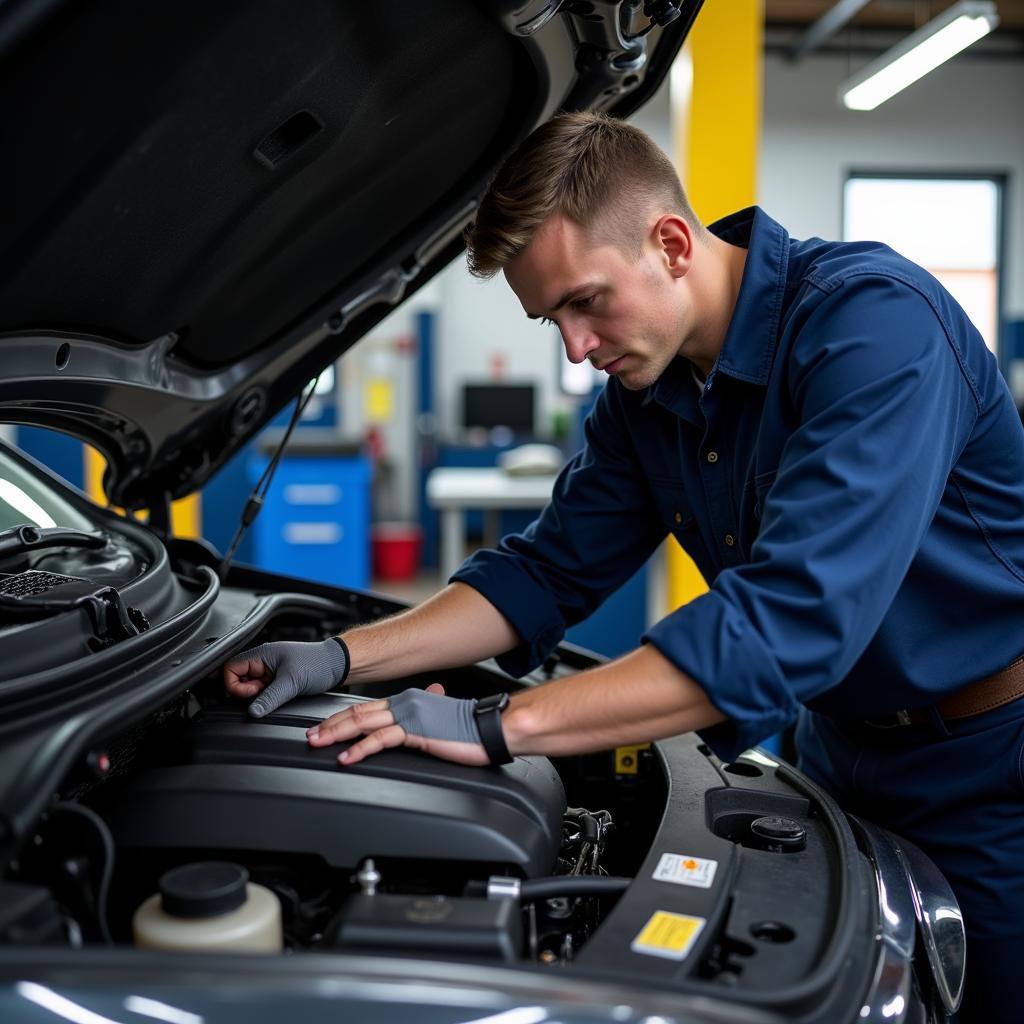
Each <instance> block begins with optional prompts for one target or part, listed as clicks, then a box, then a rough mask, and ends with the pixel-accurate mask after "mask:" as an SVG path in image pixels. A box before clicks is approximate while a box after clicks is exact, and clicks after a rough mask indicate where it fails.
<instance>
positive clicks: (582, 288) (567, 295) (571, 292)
mask: <svg viewBox="0 0 1024 1024" xmlns="http://www.w3.org/2000/svg"><path fill="white" fill-rule="evenodd" d="M594 288H597V284H596V283H595V282H593V281H587V282H586V283H585V284H577V285H573V287H572V288H569V289H568V290H567V291H565V292H563V293H562V297H561V298H560V299H559V300H558V301H557V302H556V303H555V304H554V305H553V306H552V307H551V309H549V310H548V312H549V313H557V312H558V311H559V310H560V309H561V308H562V307H563V306H564V305H565V304H566V303H568V302H572V300H573V299H575V298H577V297H578V296H580V295H582V294H583V293H584V292H589V291H591V290H592V289H594ZM545 315H546V314H544V313H527V314H526V318H527V319H528V320H540V319H541V318H542V317H544V316H545Z"/></svg>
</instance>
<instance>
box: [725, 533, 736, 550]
mask: <svg viewBox="0 0 1024 1024" xmlns="http://www.w3.org/2000/svg"><path fill="white" fill-rule="evenodd" d="M735 543H736V538H735V537H734V536H733V535H732V534H731V533H727V534H726V535H725V546H726V547H727V548H731V547H732V546H733V545H734V544H735Z"/></svg>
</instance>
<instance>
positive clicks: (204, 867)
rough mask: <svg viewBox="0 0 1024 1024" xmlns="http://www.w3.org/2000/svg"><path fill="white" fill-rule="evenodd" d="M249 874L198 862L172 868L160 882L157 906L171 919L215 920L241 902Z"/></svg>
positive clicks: (225, 865)
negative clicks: (206, 918)
mask: <svg viewBox="0 0 1024 1024" xmlns="http://www.w3.org/2000/svg"><path fill="white" fill-rule="evenodd" d="M248 881H249V872H248V871H246V870H245V868H243V867H242V866H241V865H240V864H231V863H229V862H227V861H222V860H207V861H201V862H199V863H198V864H185V865H183V866H182V867H180V868H172V869H171V870H170V871H168V872H167V873H166V874H164V875H163V876H162V877H161V878H160V905H161V906H162V907H163V910H164V912H165V913H167V914H170V915H171V916H172V917H216V916H217V915H218V914H226V913H228V912H229V911H232V910H237V909H238V908H239V907H240V906H241V905H242V904H243V903H244V902H245V886H246V883H247V882H248Z"/></svg>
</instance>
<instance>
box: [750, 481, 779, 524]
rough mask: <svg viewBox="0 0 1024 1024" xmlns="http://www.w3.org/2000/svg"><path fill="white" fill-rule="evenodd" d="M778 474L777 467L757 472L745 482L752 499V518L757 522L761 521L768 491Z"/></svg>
mask: <svg viewBox="0 0 1024 1024" xmlns="http://www.w3.org/2000/svg"><path fill="white" fill-rule="evenodd" d="M778 475H779V471H778V470H777V469H773V470H770V471H769V472H767V473H758V474H757V476H755V477H754V478H753V479H752V480H751V481H750V482H749V483H748V484H747V492H748V494H749V496H750V497H751V498H752V500H753V509H752V513H753V516H754V520H755V521H756V522H758V523H760V522H761V517H762V516H763V515H764V506H765V502H766V501H767V500H768V492H769V491H770V490H771V489H772V484H774V483H775V478H776V477H777V476H778Z"/></svg>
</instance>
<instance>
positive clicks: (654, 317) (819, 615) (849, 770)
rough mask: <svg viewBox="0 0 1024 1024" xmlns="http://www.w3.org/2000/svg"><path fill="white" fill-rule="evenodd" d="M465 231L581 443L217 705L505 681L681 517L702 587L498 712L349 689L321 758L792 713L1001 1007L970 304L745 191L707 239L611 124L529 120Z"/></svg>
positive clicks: (486, 758) (657, 161)
mask: <svg viewBox="0 0 1024 1024" xmlns="http://www.w3.org/2000/svg"><path fill="white" fill-rule="evenodd" d="M936 216H937V217H942V216H943V211H942V210H936ZM467 242H468V246H469V264H470V270H471V272H472V273H474V274H476V275H477V276H481V277H490V276H493V275H494V274H495V273H496V272H497V271H498V270H502V271H503V272H504V275H505V277H506V279H507V281H508V283H509V285H510V286H511V287H512V290H513V291H514V292H515V294H516V296H517V297H518V299H519V300H520V302H521V303H522V306H523V309H524V310H525V312H526V314H527V316H528V317H530V318H531V319H535V320H538V321H540V322H541V323H548V322H553V323H554V324H557V326H558V329H559V331H560V332H561V335H562V339H563V342H564V345H565V349H566V353H567V355H568V357H569V359H571V360H572V361H573V362H577V363H579V362H582V361H583V360H584V359H588V360H590V362H591V363H592V364H593V365H595V366H596V367H598V368H599V369H602V370H604V371H606V372H607V374H608V378H609V380H608V383H607V385H606V387H605V388H604V389H603V391H602V393H601V395H600V397H599V399H598V400H597V403H596V405H595V408H594V410H593V412H592V414H591V415H590V417H589V418H588V421H587V424H586V444H585V447H584V449H583V450H582V451H581V452H580V453H579V454H577V455H576V456H575V457H574V458H573V459H572V460H571V461H570V462H569V463H568V465H567V466H566V468H565V469H564V470H563V471H562V473H561V475H560V476H559V478H558V480H557V482H556V484H555V488H554V492H553V496H552V499H551V502H550V504H549V505H548V506H547V508H545V509H544V511H543V512H542V513H541V515H540V516H539V518H538V519H537V520H536V521H535V522H534V523H533V524H532V525H531V526H530V527H529V528H527V529H526V530H525V531H524V532H523V533H522V534H518V535H513V536H509V537H506V538H504V539H503V540H502V541H501V543H500V544H499V545H498V547H497V549H496V550H485V551H480V552H478V553H476V554H475V555H473V556H472V557H471V558H469V559H468V560H467V561H466V562H465V563H464V564H463V565H462V567H461V568H460V569H459V570H458V572H456V574H455V575H454V576H453V577H452V580H451V582H450V583H449V584H448V586H447V587H446V588H445V589H444V590H442V591H441V592H440V593H439V594H437V595H435V596H434V597H432V598H431V599H429V600H428V601H426V602H425V603H423V604H422V605H420V606H418V607H416V608H414V609H412V610H410V611H407V612H403V613H402V614H400V615H397V616H395V617H393V618H391V619H389V620H386V621H383V622H379V623H373V624H370V625H366V626H362V627H360V628H357V629H353V630H351V631H348V632H346V633H345V634H344V636H343V637H342V638H329V639H327V640H324V641H323V642H321V643H312V644H304V643H292V642H281V643H272V644H266V645H263V646H261V647H259V648H256V649H255V650H252V651H247V652H245V653H244V654H241V655H239V656H238V657H237V658H235V659H233V660H232V662H230V663H229V664H228V665H226V666H225V683H226V686H227V689H228V690H229V692H231V693H232V694H235V695H236V696H239V697H243V698H255V699H254V700H253V702H252V704H251V705H250V711H251V713H252V714H253V715H255V716H257V717H259V716H261V715H264V714H267V713H268V712H270V711H271V710H273V709H274V708H276V707H277V706H279V705H280V704H281V703H282V702H283V701H285V700H288V699H290V698H291V697H293V696H295V695H297V694H301V693H317V692H322V691H324V690H326V689H328V688H329V687H333V686H335V685H337V684H338V683H339V682H345V681H348V682H359V683H366V682H373V681H378V680H381V681H382V680H386V679H390V678H397V677H402V676H407V675H411V674H413V673H418V672H424V671H434V670H441V669H445V668H450V667H454V666H457V665H464V664H469V663H472V662H475V661H478V660H481V659H484V658H488V657H491V656H498V662H499V664H500V665H501V666H502V667H503V668H505V669H506V670H508V671H509V672H510V673H512V674H513V675H522V674H524V673H526V672H528V671H530V670H531V669H533V668H534V667H535V666H537V665H539V664H540V663H541V662H542V661H543V660H544V658H545V657H546V655H547V654H548V652H550V651H551V650H552V648H553V647H554V646H555V645H556V644H557V643H558V641H559V640H560V639H561V637H562V636H563V634H564V631H565V629H566V628H567V627H568V626H571V625H572V624H574V623H576V622H578V621H580V620H581V619H583V618H585V617H586V616H587V615H589V614H590V613H591V612H593V611H594V609H595V608H596V607H597V606H598V605H599V604H600V603H601V601H602V600H603V599H604V598H606V597H607V596H608V595H609V594H611V593H612V592H613V591H614V590H615V589H616V588H617V587H619V586H620V585H621V584H622V583H624V582H625V581H626V580H627V579H628V578H629V577H630V576H631V575H632V574H633V573H634V572H635V571H636V570H637V568H638V567H639V566H640V565H642V564H643V563H644V561H645V560H646V559H647V558H648V557H649V556H650V555H651V554H652V552H653V551H654V550H655V549H656V548H657V546H658V545H659V544H660V543H661V541H662V540H663V539H664V537H665V535H666V534H667V533H669V532H671V533H672V534H674V535H675V537H676V538H677V539H678V540H679V541H680V543H681V544H682V546H683V547H684V548H685V549H686V550H687V551H688V552H689V553H690V555H691V556H692V557H693V558H694V560H695V562H696V564H697V566H698V567H699V569H700V570H701V572H702V573H703V575H704V577H705V578H706V579H707V580H708V581H710V584H711V589H710V591H709V592H708V593H706V594H704V595H702V596H701V597H698V598H697V599H696V600H694V601H692V602H690V603H689V604H687V605H685V606H684V607H682V608H679V609H677V610H676V611H674V612H672V613H671V614H669V615H668V616H666V617H665V618H664V619H662V620H661V621H660V622H658V623H657V624H656V625H654V626H653V627H652V628H651V629H650V630H648V631H647V633H646V634H645V636H644V637H643V638H642V640H643V642H642V643H641V645H640V646H639V648H638V649H637V650H635V651H633V652H631V653H629V654H627V655H625V656H624V657H621V658H618V659H616V660H615V661H612V662H610V663H607V664H604V665H601V666H600V667H597V668H594V669H592V670H590V671H586V672H581V673H579V674H577V675H575V676H572V677H570V678H565V679H560V680H558V681H556V682H553V683H551V684H549V685H544V686H539V687H535V688H530V689H526V690H524V691H523V692H520V693H517V694H515V695H514V696H512V698H511V700H510V701H508V702H507V705H505V702H504V701H500V702H496V701H494V700H488V699H485V700H483V701H481V702H479V704H477V703H476V702H474V701H463V700H456V699H453V698H450V697H446V696H444V695H443V689H442V688H441V687H440V686H438V685H433V686H430V687H428V689H427V690H426V691H421V690H409V691H405V692H404V693H401V694H399V695H397V696H395V697H392V698H391V699H390V700H380V701H372V702H366V703H363V704H360V705H358V706H356V707H353V708H351V709H349V710H346V711H343V712H341V713H339V714H337V715H334V716H332V717H331V718H328V719H327V720H326V721H325V722H323V723H322V724H320V725H319V726H316V727H314V728H313V729H311V730H310V731H309V743H310V744H311V745H313V746H326V745H329V744H332V743H336V742H340V741H350V740H353V739H355V738H357V737H362V738H361V739H359V741H358V742H356V743H354V744H352V745H351V746H350V747H349V748H348V749H347V750H346V751H344V752H343V753H341V754H340V756H339V761H340V762H341V763H342V764H343V765H351V764H354V763H356V762H357V761H359V760H361V759H362V758H364V757H366V756H368V755H370V754H374V753H376V752H378V751H380V750H382V749H383V748H386V747H393V746H398V745H403V744H404V745H406V746H411V747H416V748H418V749H421V750H424V751H426V752H428V753H430V754H433V755H436V756H438V757H442V758H448V759H451V760H455V761H461V762H463V763H467V764H487V763H488V762H492V761H494V762H501V761H503V760H505V759H506V757H507V755H508V753H511V754H543V755H564V754H575V753H584V752H589V751H596V750H602V749H608V748H612V747H615V746H619V745H624V744H630V743H640V742H645V741H649V740H657V739H661V738H664V737H667V736H672V735H676V734H679V733H683V732H687V731H691V730H699V731H700V733H701V736H702V738H703V739H704V741H705V742H707V743H708V744H709V745H710V747H711V748H712V749H713V750H714V751H715V753H716V754H717V755H718V756H719V757H721V758H723V759H724V760H727V761H728V760H732V759H733V758H735V757H736V756H737V755H738V754H739V753H740V752H742V751H743V750H745V749H747V748H749V747H751V746H753V745H754V744H756V743H758V742H759V741H761V740H763V739H765V738H766V737H768V736H770V735H772V734H774V733H777V732H779V731H780V730H782V729H784V728H785V727H786V726H788V725H789V724H791V723H793V722H794V721H798V726H797V748H798V750H799V756H800V766H801V767H802V769H803V770H804V771H805V772H806V773H807V774H808V775H810V776H811V777H812V778H813V779H815V780H816V781H817V782H819V783H820V784H822V785H823V786H824V787H825V788H826V789H827V790H829V791H831V792H832V793H833V795H835V796H836V797H837V798H838V799H839V801H840V802H841V803H842V805H843V806H844V808H845V809H847V810H849V811H852V812H855V813H861V814H863V815H864V816H865V817H867V818H869V819H870V820H872V821H875V822H877V823H879V824H881V825H883V826H886V827H889V828H892V829H893V830H895V831H896V832H898V833H900V834H901V835H904V836H906V837H907V838H909V839H911V840H912V841H914V842H916V843H918V844H919V845H920V846H921V847H922V848H923V849H924V850H925V851H926V852H927V853H929V854H930V855H931V857H932V858H933V859H934V860H935V861H936V862H937V864H938V865H939V867H940V868H941V869H942V870H943V871H944V873H945V874H946V876H947V877H948V878H949V880H950V881H951V883H952V884H953V886H954V889H955V891H956V894H957V897H958V899H959V901H960V903H961V907H962V910H963V912H964V916H965V923H966V927H967V931H968V935H969V949H968V964H969V976H968V985H967V989H966V992H967V996H966V1000H967V1002H966V1003H965V1008H964V1010H963V1011H962V1014H961V1018H960V1019H961V1020H984V1021H987V1022H994V1021H1010V1020H1011V1019H1013V1020H1019V1011H1018V1009H1017V1006H1016V1002H1017V1000H1016V998H1015V997H1014V996H1013V992H1014V990H1015V985H1014V984H1013V983H1012V982H1013V979H1014V977H1015V973H1011V972H1015V969H1016V963H1017V960H1018V958H1019V955H1020V950H1021V949H1024V867H1022V865H1024V777H1022V776H1024V764H1022V757H1024V701H1022V700H1019V699H1018V698H1019V697H1020V696H1021V695H1022V694H1024V659H1022V658H1020V655H1021V653H1022V651H1024V631H1022V630H1021V629H1020V623H1021V618H1022V616H1021V612H1022V607H1024V430H1022V427H1021V422H1020V419H1019V417H1018V415H1017V412H1016V409H1015V408H1014V403H1013V401H1012V399H1011V397H1010V394H1009V391H1008V389H1007V388H1006V386H1005V384H1004V382H1003V380H1002V378H1001V376H1000V374H999V371H998V369H997V366H996V361H995V359H994V358H993V357H992V355H991V354H990V353H989V352H988V351H987V349H986V347H985V344H984V342H983V340H982V338H981V336H980V335H979V333H978V331H977V330H976V329H975V328H974V327H973V326H972V324H971V323H970V322H969V320H968V318H967V316H966V314H965V313H964V312H963V310H962V309H961V308H960V307H959V306H958V305H957V304H956V302H955V301H954V300H953V299H952V298H951V297H950V295H949V294H948V293H947V292H945V291H944V290H943V288H942V287H941V286H940V285H939V283H938V282H937V281H936V280H935V279H934V278H932V277H931V276H930V275H929V274H928V273H926V272H925V271H924V270H922V269H921V268H919V267H917V266H915V265H914V264H912V263H910V262H908V261H907V260H905V259H903V258H902V257H900V256H898V255H897V254H896V253H894V252H892V250H890V249H888V248H887V247H885V246H883V245H881V244H878V243H866V242H854V243H834V242H825V241H822V240H821V239H817V238H814V239H810V240H807V241H797V240H793V239H791V238H790V237H789V236H788V234H787V233H786V231H785V230H784V229H783V228H782V227H781V225H779V224H778V223H776V222H775V221H773V220H772V219H771V218H770V217H768V216H767V215H766V214H765V213H764V212H763V211H761V210H760V209H757V208H753V209H749V210H744V211H742V212H740V213H737V214H734V215H732V216H730V217H727V218H725V219H724V220H721V221H719V222H717V223H716V224H713V225H711V226H709V227H704V226H702V225H701V223H700V222H699V221H698V219H697V218H696V216H695V215H694V213H693V211H692V209H691V208H690V206H689V204H688V202H687V199H686V197H685V195H684V193H683V190H682V186H681V185H680V183H679V180H678V178H677V176H676V174H675V171H674V169H673V168H672V165H671V163H670V162H669V161H668V160H667V159H666V158H665V157H664V156H663V155H662V154H661V152H660V151H659V150H658V149H657V147H656V146H655V145H654V144H653V143H652V142H651V140H650V139H648V138H647V136H645V135H644V134H643V133H642V132H640V131H639V130H637V129H635V128H633V127H631V126H629V125H626V124H624V123H622V122H618V121H615V120H613V119H610V118H608V117H605V116H603V115H593V114H572V115H560V116H558V117H556V118H554V119H553V120H551V121H550V122H548V123H547V124H546V125H544V126H542V127H541V128H539V129H538V130H537V131H536V132H534V134H533V135H531V136H530V137H529V138H528V139H527V140H526V141H525V142H524V143H523V144H522V145H521V146H520V147H519V149H518V150H517V151H516V152H515V153H513V155H512V156H511V157H510V158H509V159H508V160H507V162H506V163H505V165H504V167H503V168H502V169H501V170H500V171H499V172H498V174H497V176H496V177H495V179H494V181H493V182H492V184H491V186H490V189H489V190H488V192H487V195H486V196H485V198H484V200H483V202H482V204H481V206H480V209H479V213H478V216H477V219H476V221H475V223H474V224H473V225H472V226H471V227H470V229H469V230H468V231H467ZM1011 1003H1012V1004H1013V1005H1012V1006H1011Z"/></svg>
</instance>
